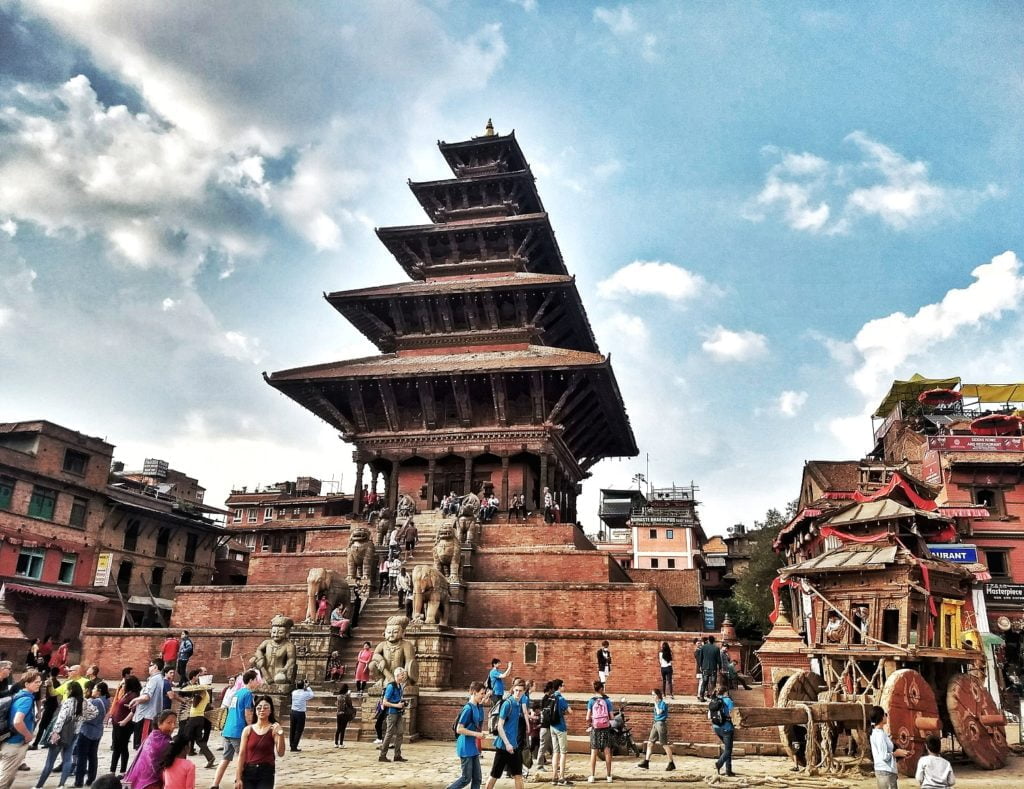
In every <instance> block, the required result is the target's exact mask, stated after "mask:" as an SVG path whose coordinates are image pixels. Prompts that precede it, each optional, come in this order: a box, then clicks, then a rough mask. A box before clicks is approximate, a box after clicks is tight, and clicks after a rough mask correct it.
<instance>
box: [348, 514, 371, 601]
mask: <svg viewBox="0 0 1024 789" xmlns="http://www.w3.org/2000/svg"><path fill="white" fill-rule="evenodd" d="M375 556H376V554H375V553H374V549H373V543H372V542H370V530H369V529H367V528H366V527H365V526H353V527H352V534H351V535H349V538H348V585H349V586H358V587H359V588H360V589H363V590H364V592H368V591H369V590H370V589H371V588H372V587H373V568H374V565H375V561H374V559H375ZM363 599H366V595H365V594H364V595H363Z"/></svg>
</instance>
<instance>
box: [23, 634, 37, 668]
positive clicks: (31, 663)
mask: <svg viewBox="0 0 1024 789" xmlns="http://www.w3.org/2000/svg"><path fill="white" fill-rule="evenodd" d="M38 666H39V639H38V638H30V639H29V641H28V654H27V655H25V667H26V668H37V667H38Z"/></svg>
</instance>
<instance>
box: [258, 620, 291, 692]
mask: <svg viewBox="0 0 1024 789" xmlns="http://www.w3.org/2000/svg"><path fill="white" fill-rule="evenodd" d="M293 624H294V623H293V622H292V620H291V619H289V618H288V617H286V616H285V615H284V614H278V615H277V616H275V617H274V618H273V619H272V620H271V621H270V638H268V639H267V640H266V641H264V642H263V643H262V644H260V645H259V647H257V649H256V656H255V666H256V668H258V669H259V670H260V673H261V674H262V675H263V680H264V681H265V682H274V683H277V684H294V683H295V670H296V664H295V645H294V644H293V643H292V642H291V641H290V640H289V639H288V635H289V633H291V629H292V625H293Z"/></svg>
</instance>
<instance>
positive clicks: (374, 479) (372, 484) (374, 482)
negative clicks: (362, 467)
mask: <svg viewBox="0 0 1024 789" xmlns="http://www.w3.org/2000/svg"><path fill="white" fill-rule="evenodd" d="M370 469H371V471H372V472H373V476H371V477H370V490H371V491H373V492H374V493H376V492H377V479H378V478H379V477H380V469H378V468H376V467H374V466H373V465H371V466H370Z"/></svg>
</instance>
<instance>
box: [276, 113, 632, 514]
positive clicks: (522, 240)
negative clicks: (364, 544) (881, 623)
mask: <svg viewBox="0 0 1024 789" xmlns="http://www.w3.org/2000/svg"><path fill="white" fill-rule="evenodd" d="M438 147H439V148H440V150H441V154H442V155H443V156H444V158H445V161H447V163H448V165H449V167H450V168H451V169H452V172H453V173H454V175H455V177H454V178H448V179H444V180H438V181H425V182H418V183H413V182H410V184H409V186H410V188H411V189H412V192H413V194H414V195H415V196H416V199H417V200H418V201H419V203H420V205H422V206H423V209H424V211H426V213H427V216H428V217H429V219H430V223H429V224H423V225H412V226H407V227H387V228H380V229H378V230H377V236H378V237H379V238H380V240H381V241H382V242H383V243H384V245H385V246H386V247H387V249H388V251H389V252H390V253H391V254H392V255H394V257H395V259H396V260H397V261H398V263H399V264H400V265H401V266H402V268H403V269H404V270H405V272H406V273H407V274H408V275H409V278H410V280H411V281H409V282H401V283H398V284H393V285H382V286H378V287H371V288H361V289H358V290H348V291H339V292H335V293H330V294H325V298H326V299H327V301H328V303H330V304H331V305H332V306H333V307H334V308H335V309H336V310H338V312H340V313H341V314H342V315H344V316H345V318H347V319H348V320H349V321H350V322H351V323H352V324H353V325H354V326H355V327H356V328H357V329H359V331H361V332H362V333H363V334H364V335H365V336H366V337H367V338H368V339H369V340H370V341H371V342H373V343H374V345H376V346H377V347H378V348H379V349H380V351H381V354H380V355H378V356H372V357H366V358H361V359H350V360H347V361H338V362H329V363H327V364H319V365H314V366H311V367H300V368H295V369H291V370H282V371H280V372H276V373H273V374H271V375H269V376H265V377H266V380H267V382H268V383H269V384H270V385H271V386H273V387H275V388H276V389H278V390H280V391H281V392H283V393H284V394H286V395H288V396H289V397H291V398H292V399H293V400H295V401H296V402H297V403H299V404H300V405H302V406H303V407H305V408H307V409H309V410H310V411H312V412H313V413H314V414H316V415H317V416H319V417H320V418H321V419H323V420H325V421H326V422H328V423H329V424H330V425H332V426H333V427H335V428H337V429H338V430H339V431H340V432H341V435H342V437H343V438H344V439H345V440H347V441H350V442H352V443H353V444H354V445H355V452H354V453H353V460H354V461H355V463H356V469H357V473H356V484H355V491H356V495H355V502H356V506H357V508H358V506H359V503H360V495H359V494H360V491H361V490H362V489H363V486H364V475H365V474H366V472H367V471H368V472H369V473H370V475H372V486H373V488H372V489H374V490H376V489H377V482H378V479H379V478H380V477H381V476H382V477H383V479H384V485H385V496H386V500H387V502H388V503H389V505H390V506H392V507H394V506H395V505H396V503H397V500H398V497H399V495H400V494H408V495H409V496H411V497H412V498H413V499H414V500H415V501H416V502H417V505H418V506H419V507H420V508H425V509H433V508H434V507H436V506H437V504H438V503H439V501H440V499H441V498H442V497H443V496H444V495H445V494H447V493H449V492H454V493H456V494H459V495H461V494H464V493H470V492H479V491H480V490H482V489H483V490H493V491H494V492H495V493H497V494H498V495H499V496H500V499H501V506H502V508H504V507H506V506H507V504H508V501H509V497H510V496H512V495H516V494H522V495H524V496H525V499H526V506H527V508H528V509H534V510H536V509H538V508H539V507H540V506H541V505H542V501H541V497H542V491H543V488H544V487H548V488H550V489H551V491H552V493H553V495H554V497H555V500H556V501H557V502H558V505H559V508H560V510H561V513H562V520H565V521H569V522H572V521H574V520H575V519H576V496H577V493H578V490H579V488H578V485H579V483H580V482H581V481H582V480H583V479H584V478H585V477H586V476H588V470H589V469H590V468H591V467H592V466H593V465H594V464H595V463H597V462H598V461H599V460H602V459H604V458H608V457H633V456H635V455H637V454H638V450H637V447H636V441H635V439H634V437H633V432H632V428H631V427H630V424H629V419H628V417H627V416H626V411H625V407H624V406H623V403H622V397H621V395H620V393H619V388H618V385H617V383H616V381H615V375H614V373H613V372H612V367H611V359H610V356H604V355H602V354H601V352H600V350H599V349H598V346H597V341H596V340H595V339H594V333H593V330H592V329H591V327H590V324H589V322H588V320H587V315H586V311H585V310H584V308H583V303H582V301H581V299H580V294H579V291H578V290H577V289H576V282H575V278H574V277H572V276H570V275H569V273H568V271H567V269H566V266H565V262H564V260H563V259H562V254H561V252H560V251H559V248H558V243H557V241H556V240H555V234H554V231H553V230H552V228H551V223H550V221H549V218H548V214H547V212H546V211H545V210H544V206H543V204H542V203H541V200H540V196H539V195H538V193H537V188H536V185H535V183H534V177H533V173H532V172H531V171H530V166H529V164H528V163H527V161H526V158H525V157H524V156H523V152H522V150H521V149H520V147H519V143H518V141H517V140H516V137H515V133H514V132H513V133H511V134H507V135H500V134H495V132H494V128H493V126H492V125H491V122H490V121H488V123H487V129H486V132H485V134H484V135H483V136H481V137H474V138H473V139H470V140H466V141H463V142H456V143H446V142H439V143H438ZM357 511H358V509H357Z"/></svg>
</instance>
